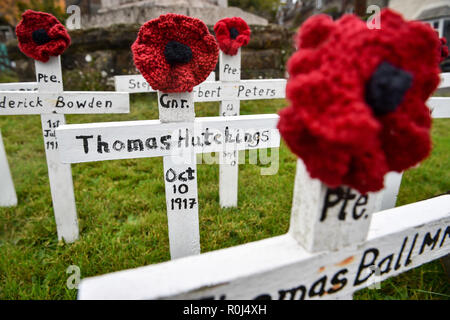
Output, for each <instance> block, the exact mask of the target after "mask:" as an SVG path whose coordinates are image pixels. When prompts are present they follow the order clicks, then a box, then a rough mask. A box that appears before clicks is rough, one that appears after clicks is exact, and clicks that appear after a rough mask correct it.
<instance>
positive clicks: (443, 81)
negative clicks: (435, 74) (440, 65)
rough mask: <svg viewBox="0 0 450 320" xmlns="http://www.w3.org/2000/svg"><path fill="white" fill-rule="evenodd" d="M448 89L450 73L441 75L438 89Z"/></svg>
mask: <svg viewBox="0 0 450 320" xmlns="http://www.w3.org/2000/svg"><path fill="white" fill-rule="evenodd" d="M449 87H450V72H444V73H441V83H440V84H439V88H449Z"/></svg>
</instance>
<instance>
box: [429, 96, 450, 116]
mask: <svg viewBox="0 0 450 320" xmlns="http://www.w3.org/2000/svg"><path fill="white" fill-rule="evenodd" d="M427 105H428V107H429V108H430V110H431V115H432V117H433V118H434V119H439V118H450V98H448V97H433V98H430V99H429V100H428V101H427Z"/></svg>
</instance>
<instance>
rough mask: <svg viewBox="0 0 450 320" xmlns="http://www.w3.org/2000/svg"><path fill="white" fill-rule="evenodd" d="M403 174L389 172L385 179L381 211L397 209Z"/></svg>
mask: <svg viewBox="0 0 450 320" xmlns="http://www.w3.org/2000/svg"><path fill="white" fill-rule="evenodd" d="M402 177H403V173H398V172H389V173H388V174H387V175H386V176H385V177H384V185H385V188H384V189H383V191H382V192H383V200H382V202H381V210H387V209H391V208H394V207H395V204H396V203H397V197H398V192H399V191H400V185H401V184H402Z"/></svg>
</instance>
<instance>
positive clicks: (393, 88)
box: [278, 9, 441, 193]
mask: <svg viewBox="0 0 450 320" xmlns="http://www.w3.org/2000/svg"><path fill="white" fill-rule="evenodd" d="M297 43H298V47H299V49H298V51H297V52H295V53H294V54H293V55H292V57H291V58H290V59H289V61H288V71H289V74H290V77H289V80H288V83H287V87H286V96H287V99H288V100H289V102H290V106H289V107H288V108H286V109H283V110H282V111H281V112H280V121H279V123H278V128H279V130H280V133H281V135H282V136H283V138H284V140H285V141H286V143H287V145H288V146H289V148H290V149H291V150H292V152H293V153H295V154H296V155H297V156H298V157H300V158H301V159H302V160H303V162H304V163H305V165H306V168H307V170H308V172H309V174H310V176H311V177H312V178H318V179H320V180H321V181H322V182H323V183H325V184H327V185H328V186H329V187H338V186H340V185H346V186H349V187H352V188H354V189H357V190H358V191H359V192H361V193H367V192H375V191H378V190H380V189H382V188H383V183H384V175H385V174H386V173H388V172H390V171H397V172H401V171H403V170H406V169H408V168H410V167H412V166H414V165H416V164H417V163H419V162H420V161H422V160H423V159H424V158H426V157H427V156H428V155H429V153H430V150H431V141H430V127H431V116H430V110H429V108H428V107H427V106H426V101H427V100H428V98H429V97H430V95H431V94H432V93H433V91H434V90H435V89H436V88H437V86H438V84H439V81H440V78H439V73H440V69H439V62H440V60H441V41H440V39H439V37H438V36H437V35H436V33H435V31H434V30H433V29H432V28H431V27H430V26H429V25H427V24H424V23H422V22H418V21H412V22H407V21H405V20H403V18H402V16H401V15H399V14H397V13H395V12H393V11H391V10H389V9H385V10H383V11H382V13H381V29H378V30H377V29H373V30H371V29H368V28H367V25H366V23H365V22H364V21H362V20H360V19H359V18H358V17H357V16H355V15H345V16H343V17H342V18H340V19H339V20H338V21H336V22H334V21H333V20H332V19H331V18H330V17H328V16H326V15H317V16H314V17H312V18H310V19H309V20H307V21H306V22H305V23H304V24H303V25H302V27H301V29H300V30H299V33H298V39H297Z"/></svg>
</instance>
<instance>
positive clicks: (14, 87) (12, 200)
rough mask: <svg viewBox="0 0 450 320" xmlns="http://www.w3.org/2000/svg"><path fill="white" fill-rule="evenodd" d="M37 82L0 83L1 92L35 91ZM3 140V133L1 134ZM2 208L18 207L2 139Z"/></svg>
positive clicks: (0, 150)
mask: <svg viewBox="0 0 450 320" xmlns="http://www.w3.org/2000/svg"><path fill="white" fill-rule="evenodd" d="M35 90H37V83H36V82H15V83H0V91H35ZM0 138H1V133H0ZM0 181H1V185H0V207H13V206H16V205H17V194H16V190H15V188H14V182H13V179H12V177H11V170H10V169H9V164H8V159H7V156H6V152H5V146H4V144H3V139H0Z"/></svg>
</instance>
